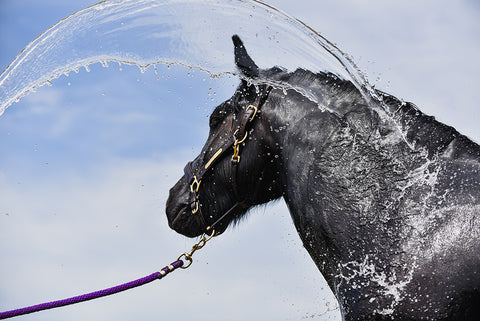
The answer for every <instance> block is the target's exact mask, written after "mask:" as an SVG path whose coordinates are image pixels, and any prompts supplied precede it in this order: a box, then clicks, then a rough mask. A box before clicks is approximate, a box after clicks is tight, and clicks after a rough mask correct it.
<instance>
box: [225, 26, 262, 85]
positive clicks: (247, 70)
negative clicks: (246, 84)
mask: <svg viewBox="0 0 480 321" xmlns="http://www.w3.org/2000/svg"><path fill="white" fill-rule="evenodd" d="M232 40H233V45H234V46H235V49H234V53H235V64H236V65H237V67H238V68H240V70H241V71H242V73H243V74H244V75H245V76H247V77H250V78H255V77H258V75H259V72H258V66H257V65H256V64H255V63H254V62H253V60H252V58H250V56H249V55H248V53H247V49H245V47H244V46H243V42H242V40H240V37H239V36H237V35H234V36H233V37H232Z"/></svg>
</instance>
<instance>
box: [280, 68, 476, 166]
mask: <svg viewBox="0 0 480 321" xmlns="http://www.w3.org/2000/svg"><path fill="white" fill-rule="evenodd" d="M274 73H277V75H276V76H274V77H275V78H276V79H277V80H280V81H281V82H284V83H287V84H289V85H291V86H293V87H297V88H301V89H302V90H303V91H305V92H307V93H308V94H311V95H312V96H313V97H316V98H317V99H318V101H319V105H323V106H321V107H324V108H325V109H327V110H328V111H330V112H333V113H334V114H336V115H337V116H338V117H340V118H343V119H345V120H346V121H348V119H349V117H350V115H351V114H355V113H365V112H369V113H370V114H372V115H375V114H376V113H375V112H374V111H373V109H372V108H371V107H370V106H369V105H368V103H367V101H366V100H365V98H364V97H363V96H362V94H361V92H360V91H359V89H358V88H357V87H356V86H355V85H354V84H353V83H352V82H351V81H348V80H345V79H342V78H340V77H338V76H337V75H335V74H333V73H331V72H318V73H314V72H311V71H309V70H305V69H297V70H295V71H294V72H291V73H286V72H280V73H279V72H278V69H276V70H275V72H274ZM376 93H377V95H378V97H380V98H381V100H382V101H381V104H382V106H383V108H384V109H385V110H386V112H387V115H389V117H390V120H392V121H393V122H394V123H395V124H396V126H397V129H400V130H401V131H402V132H403V136H404V137H405V139H406V141H407V143H408V144H409V145H410V146H413V147H414V148H415V149H417V148H424V149H425V150H426V151H427V152H428V155H429V156H430V157H432V156H434V155H440V154H441V155H442V156H444V157H452V158H459V157H466V158H472V157H473V158H478V157H480V146H479V145H477V144H476V143H475V142H473V141H472V140H471V139H469V138H468V137H466V136H465V135H462V134H460V133H459V132H458V131H457V130H456V129H455V128H453V127H451V126H449V125H446V124H443V123H441V122H439V121H437V120H436V119H435V117H433V116H429V115H426V114H424V113H423V112H422V111H420V109H419V108H418V107H417V106H416V105H415V104H413V103H411V102H405V101H403V100H400V99H398V98H396V97H394V96H392V95H390V94H388V93H385V92H382V91H380V90H376ZM374 117H375V116H374ZM377 118H379V117H378V115H377ZM365 119H366V118H365V117H363V121H364V120H365ZM375 122H376V123H377V125H380V123H379V122H378V121H377V120H375ZM383 130H384V131H385V128H383ZM392 130H393V129H392ZM387 131H388V130H387ZM390 131H391V130H390Z"/></svg>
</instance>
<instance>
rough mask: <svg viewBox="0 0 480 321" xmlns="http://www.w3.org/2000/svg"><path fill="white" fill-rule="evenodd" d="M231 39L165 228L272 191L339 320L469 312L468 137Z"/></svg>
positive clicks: (471, 178) (477, 196)
mask: <svg viewBox="0 0 480 321" xmlns="http://www.w3.org/2000/svg"><path fill="white" fill-rule="evenodd" d="M233 43H234V57H235V63H236V65H237V66H238V68H239V69H240V71H241V73H242V79H243V80H241V83H240V85H239V87H238V88H237V90H236V91H235V93H234V94H233V96H232V97H231V98H230V99H229V100H227V101H225V102H224V103H222V104H221V105H219V106H218V107H216V108H215V110H214V111H213V113H212V114H211V116H210V133H209V136H208V138H207V142H206V143H205V146H204V147H203V149H202V151H201V152H200V154H199V155H198V156H197V157H196V158H195V159H194V160H193V161H192V162H190V163H188V164H187V166H186V167H185V175H184V176H183V177H182V178H180V180H179V181H178V182H177V183H176V184H175V186H174V187H173V188H172V189H171V190H170V196H169V199H168V201H167V209H166V212H167V217H168V222H169V225H170V227H171V228H173V229H174V230H175V231H177V232H179V233H181V234H184V235H186V236H189V237H195V236H199V235H201V234H202V233H205V232H206V233H212V232H213V230H214V231H215V232H216V233H223V232H224V231H225V230H226V228H227V227H228V225H229V224H230V223H232V222H236V221H238V220H239V219H240V218H241V217H242V216H243V215H244V214H245V213H246V211H248V210H249V209H250V208H251V207H253V206H255V205H259V204H264V203H267V202H269V201H271V200H275V199H278V198H280V197H283V198H284V200H285V202H286V204H287V206H288V209H289V211H290V213H291V216H292V219H293V222H294V224H295V227H296V229H297V231H298V233H299V235H300V238H301V239H302V242H303V245H304V247H305V248H306V249H307V251H308V252H309V254H310V256H311V257H312V259H313V261H314V262H315V264H316V265H317V267H318V268H319V270H320V271H321V273H322V274H323V276H324V277H325V279H326V280H327V282H328V284H329V286H330V288H331V289H332V291H333V293H334V294H335V296H336V297H337V299H338V301H339V304H340V307H341V311H342V315H343V317H344V319H345V320H392V319H393V320H480V147H479V146H478V145H477V144H476V143H474V142H472V141H471V140H470V139H468V138H467V137H465V136H463V135H461V134H460V133H458V132H457V131H456V130H455V129H454V128H452V127H449V126H447V125H444V124H442V123H440V122H437V121H436V120H435V119H434V118H433V117H430V116H426V115H424V114H423V113H422V112H420V111H419V110H418V109H417V108H416V106H414V105H413V104H411V103H404V102H402V101H400V100H398V99H396V98H395V97H393V96H391V95H388V94H386V93H383V92H377V94H378V96H379V97H381V100H382V103H381V109H378V108H374V106H373V105H372V103H371V102H370V103H369V102H367V101H366V100H365V98H364V96H362V94H361V92H360V91H359V90H358V89H357V88H356V87H355V86H354V85H353V84H352V83H351V82H349V81H346V80H343V79H340V78H338V77H337V76H336V75H334V74H331V73H323V72H321V73H312V72H310V71H307V70H303V69H298V70H296V71H294V72H287V71H285V70H284V69H282V68H279V67H274V68H271V69H260V68H259V67H258V66H257V65H256V64H255V62H254V61H253V60H252V58H251V57H250V56H249V55H248V53H247V51H246V49H245V47H244V45H243V43H242V41H241V40H240V38H239V37H238V36H233ZM267 84H270V85H267ZM272 84H274V85H272ZM275 84H277V85H275ZM296 89H301V90H296ZM301 92H308V93H311V94H313V97H315V98H316V99H311V97H310V98H307V97H305V96H304V95H302V94H301ZM376 106H377V107H378V106H380V104H379V105H376Z"/></svg>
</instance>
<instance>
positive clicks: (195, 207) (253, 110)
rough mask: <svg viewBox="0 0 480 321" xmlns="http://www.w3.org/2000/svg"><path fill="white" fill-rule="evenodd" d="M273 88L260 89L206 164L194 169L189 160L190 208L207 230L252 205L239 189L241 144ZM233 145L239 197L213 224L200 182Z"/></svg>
mask: <svg viewBox="0 0 480 321" xmlns="http://www.w3.org/2000/svg"><path fill="white" fill-rule="evenodd" d="M271 89H272V87H271V86H267V87H266V88H265V89H263V90H261V91H260V94H259V95H258V96H257V98H256V99H255V101H254V102H253V104H251V105H249V106H248V107H247V108H246V109H245V112H244V113H243V115H242V118H241V120H240V122H239V124H238V126H237V129H236V131H235V132H234V134H233V137H232V139H231V140H228V141H226V142H225V143H224V144H223V145H222V146H221V147H220V148H219V149H218V150H217V151H216V152H215V154H213V156H212V157H211V158H210V160H209V161H208V162H206V163H205V165H203V166H201V167H200V168H197V169H194V168H193V166H192V163H193V162H188V163H187V165H186V166H185V168H184V170H183V171H184V173H185V179H186V181H187V183H188V185H189V186H190V208H191V210H192V215H197V217H198V220H199V223H200V224H201V225H202V226H203V229H204V230H205V232H208V231H213V228H214V227H215V225H217V224H218V223H220V222H221V221H223V220H224V219H225V218H227V217H229V216H232V215H235V214H237V213H240V212H242V211H244V210H246V209H247V208H249V207H250V206H251V202H250V200H248V198H247V197H245V198H242V197H241V196H240V194H239V191H238V186H237V171H238V164H239V163H240V154H239V153H240V144H242V143H244V142H245V140H246V138H247V136H248V130H249V129H250V127H251V124H252V122H253V120H254V119H255V116H256V115H257V113H258V112H259V110H260V108H261V106H262V104H263V103H264V102H265V100H266V98H267V96H268V94H269V93H270V90H271ZM232 147H233V155H232V160H231V164H232V167H231V176H232V187H233V192H234V194H235V197H236V199H237V201H236V203H235V204H234V205H233V206H232V207H231V208H230V209H229V210H228V211H226V212H225V213H224V214H223V215H222V216H220V218H218V219H217V220H216V221H214V222H213V223H211V224H207V222H206V220H205V217H204V215H203V213H202V206H201V204H200V195H199V190H200V184H201V182H202V178H203V177H204V176H205V174H207V173H208V172H209V171H210V169H211V168H213V165H214V164H215V163H217V162H218V161H219V160H221V159H222V158H224V157H225V155H227V154H228V153H230V151H231V148H232Z"/></svg>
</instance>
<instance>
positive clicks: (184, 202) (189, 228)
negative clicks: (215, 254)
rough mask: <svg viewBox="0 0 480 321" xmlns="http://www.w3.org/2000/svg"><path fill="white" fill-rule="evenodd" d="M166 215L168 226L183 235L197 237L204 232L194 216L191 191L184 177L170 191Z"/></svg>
mask: <svg viewBox="0 0 480 321" xmlns="http://www.w3.org/2000/svg"><path fill="white" fill-rule="evenodd" d="M166 214H167V219H168V226H170V228H171V229H173V230H174V231H176V232H178V233H180V234H182V235H185V236H187V237H197V236H200V235H202V233H203V232H204V228H203V225H202V224H201V223H200V222H199V220H198V216H196V215H192V209H191V200H190V191H189V187H188V185H187V184H186V182H185V178H184V177H182V178H181V179H180V180H179V181H178V182H177V183H176V184H175V186H173V187H172V188H171V189H170V193H169V196H168V199H167V206H166Z"/></svg>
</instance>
